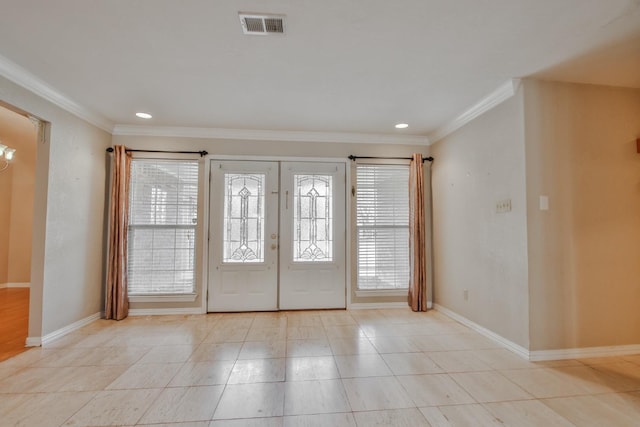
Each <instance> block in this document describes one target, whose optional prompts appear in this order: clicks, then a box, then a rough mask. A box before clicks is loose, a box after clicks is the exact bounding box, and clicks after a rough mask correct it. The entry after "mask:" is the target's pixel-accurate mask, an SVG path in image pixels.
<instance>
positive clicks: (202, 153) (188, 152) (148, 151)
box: [107, 147, 209, 157]
mask: <svg viewBox="0 0 640 427" xmlns="http://www.w3.org/2000/svg"><path fill="white" fill-rule="evenodd" d="M126 151H127V153H172V154H200V157H204V156H206V155H207V154H209V153H208V152H206V151H204V150H202V151H165V150H130V149H127V150H126ZM107 153H113V147H109V148H107Z"/></svg>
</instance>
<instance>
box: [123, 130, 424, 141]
mask: <svg viewBox="0 0 640 427" xmlns="http://www.w3.org/2000/svg"><path fill="white" fill-rule="evenodd" d="M113 135H122V136H161V137H173V138H207V139H233V140H238V139H240V140H252V141H296V142H335V143H352V144H396V145H398V144H400V145H429V138H427V137H426V136H419V135H385V134H368V133H349V132H305V131H292V130H250V129H222V128H197V127H167V126H138V125H115V126H114V128H113Z"/></svg>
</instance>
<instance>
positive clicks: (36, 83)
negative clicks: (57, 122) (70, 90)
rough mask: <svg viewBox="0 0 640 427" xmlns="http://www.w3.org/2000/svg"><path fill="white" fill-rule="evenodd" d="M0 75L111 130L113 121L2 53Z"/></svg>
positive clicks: (103, 128) (96, 124)
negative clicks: (76, 100)
mask: <svg viewBox="0 0 640 427" xmlns="http://www.w3.org/2000/svg"><path fill="white" fill-rule="evenodd" d="M0 76H2V77H4V78H6V79H7V80H10V81H12V82H13V83H15V84H17V85H18V86H22V87H23V88H25V89H27V90H29V91H31V92H33V93H34V94H36V95H38V96H40V97H41V98H44V99H46V100H47V101H49V102H51V103H52V104H54V105H57V106H58V107H60V108H62V109H63V110H66V111H68V112H69V113H71V114H73V115H74V116H77V117H79V118H81V119H82V120H85V121H87V122H89V123H91V124H92V125H94V126H97V127H99V128H100V129H102V130H104V131H107V132H109V133H111V131H112V130H113V122H111V121H110V120H109V119H107V118H106V117H104V116H102V115H100V114H98V113H96V112H94V111H91V110H90V109H88V108H86V107H84V106H82V105H80V104H78V103H77V102H75V101H74V100H72V99H71V98H69V97H67V96H66V95H64V94H63V93H61V92H59V91H58V90H56V89H54V88H53V87H51V86H50V85H48V84H47V83H45V82H44V81H43V80H41V79H40V78H38V77H36V76H35V75H33V74H32V73H30V72H29V71H27V70H26V69H24V68H22V67H21V66H19V65H18V64H16V63H14V62H12V61H10V60H9V59H7V58H5V57H4V56H2V55H0Z"/></svg>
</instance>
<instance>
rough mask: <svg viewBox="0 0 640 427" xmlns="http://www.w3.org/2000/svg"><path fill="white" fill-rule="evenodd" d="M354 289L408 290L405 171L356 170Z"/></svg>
mask: <svg viewBox="0 0 640 427" xmlns="http://www.w3.org/2000/svg"><path fill="white" fill-rule="evenodd" d="M356 185H357V197H356V216H357V218H356V228H357V238H358V259H357V261H358V289H360V290H378V289H407V288H408V286H409V167H408V166H402V165H358V166H357V168H356Z"/></svg>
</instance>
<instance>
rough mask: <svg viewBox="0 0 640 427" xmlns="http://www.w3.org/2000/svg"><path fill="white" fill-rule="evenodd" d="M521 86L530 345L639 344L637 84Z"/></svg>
mask: <svg viewBox="0 0 640 427" xmlns="http://www.w3.org/2000/svg"><path fill="white" fill-rule="evenodd" d="M524 89H525V111H526V155H527V193H528V209H527V217H528V219H529V222H528V246H529V288H530V313H531V349H532V350H554V349H565V348H583V347H601V346H616V345H639V344H640V309H638V303H639V302H640V154H638V153H637V152H636V144H635V140H636V138H638V137H640V90H638V89H626V88H614V87H606V86H595V85H582V84H568V83H554V82H543V81H535V80H528V81H525V82H524ZM541 195H546V196H548V198H549V210H547V211H541V210H540V209H539V197H540V196H541Z"/></svg>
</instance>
